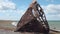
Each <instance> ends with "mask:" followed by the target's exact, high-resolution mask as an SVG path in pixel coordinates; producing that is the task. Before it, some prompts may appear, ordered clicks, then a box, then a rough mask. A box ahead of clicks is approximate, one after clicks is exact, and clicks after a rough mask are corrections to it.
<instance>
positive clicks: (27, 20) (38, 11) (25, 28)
mask: <svg viewBox="0 0 60 34" xmlns="http://www.w3.org/2000/svg"><path fill="white" fill-rule="evenodd" d="M15 32H40V33H44V34H49V25H48V22H47V19H46V16H45V13H44V12H43V9H42V8H41V6H40V5H39V3H38V2H37V1H34V2H32V3H31V4H30V6H29V8H28V9H27V11H26V12H25V14H24V15H23V16H22V17H21V19H20V21H19V22H18V24H17V27H16V30H15Z"/></svg>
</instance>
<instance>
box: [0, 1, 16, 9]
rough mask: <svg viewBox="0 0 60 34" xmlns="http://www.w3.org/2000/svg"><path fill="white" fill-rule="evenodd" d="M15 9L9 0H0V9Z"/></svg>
mask: <svg viewBox="0 0 60 34" xmlns="http://www.w3.org/2000/svg"><path fill="white" fill-rule="evenodd" d="M6 9H16V4H15V3H13V2H12V1H9V0H0V10H6Z"/></svg>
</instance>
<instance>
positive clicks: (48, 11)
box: [0, 0, 60, 20]
mask: <svg viewBox="0 0 60 34" xmlns="http://www.w3.org/2000/svg"><path fill="white" fill-rule="evenodd" d="M31 2H32V0H0V20H20V18H21V16H22V15H23V14H24V13H25V11H26V10H27V8H28V7H29V5H30V4H31ZM38 3H39V4H40V5H41V7H42V8H43V11H44V12H45V15H46V18H47V20H60V0H38Z"/></svg>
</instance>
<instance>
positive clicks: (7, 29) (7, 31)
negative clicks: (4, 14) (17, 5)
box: [0, 20, 60, 34]
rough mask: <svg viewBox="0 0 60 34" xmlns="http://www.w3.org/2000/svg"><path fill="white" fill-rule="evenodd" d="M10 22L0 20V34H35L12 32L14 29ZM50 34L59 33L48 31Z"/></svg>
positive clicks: (59, 33) (32, 33) (31, 33)
mask: <svg viewBox="0 0 60 34" xmlns="http://www.w3.org/2000/svg"><path fill="white" fill-rule="evenodd" d="M12 22H14V21H5V20H4V21H2V20H0V34H36V33H34V32H23V33H21V32H14V30H15V28H16V27H15V26H13V25H12V24H11V23H12ZM50 34H60V32H53V31H50Z"/></svg>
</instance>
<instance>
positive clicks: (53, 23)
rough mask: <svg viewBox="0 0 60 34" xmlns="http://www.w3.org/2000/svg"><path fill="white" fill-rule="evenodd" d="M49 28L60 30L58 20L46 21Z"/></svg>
mask: <svg viewBox="0 0 60 34" xmlns="http://www.w3.org/2000/svg"><path fill="white" fill-rule="evenodd" d="M48 24H49V26H50V29H54V30H58V31H60V21H48Z"/></svg>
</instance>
